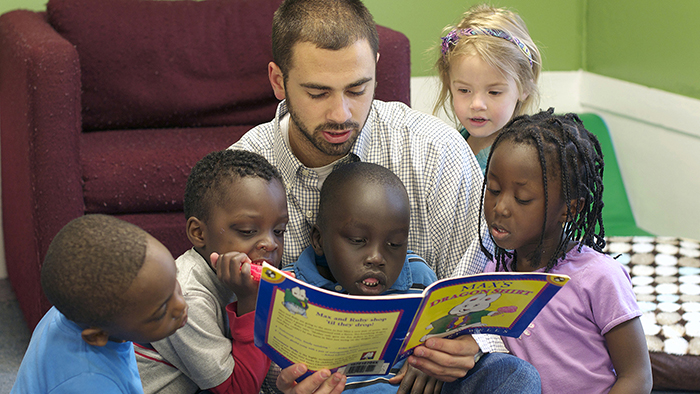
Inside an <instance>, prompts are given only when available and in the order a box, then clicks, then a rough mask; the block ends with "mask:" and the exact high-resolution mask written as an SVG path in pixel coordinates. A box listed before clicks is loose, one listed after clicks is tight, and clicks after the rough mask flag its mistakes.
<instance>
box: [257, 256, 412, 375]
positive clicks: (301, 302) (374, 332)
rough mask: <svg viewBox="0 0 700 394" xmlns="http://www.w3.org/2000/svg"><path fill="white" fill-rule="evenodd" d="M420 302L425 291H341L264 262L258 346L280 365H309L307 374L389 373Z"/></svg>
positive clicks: (259, 291)
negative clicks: (372, 293) (384, 293)
mask: <svg viewBox="0 0 700 394" xmlns="http://www.w3.org/2000/svg"><path fill="white" fill-rule="evenodd" d="M421 300H422V295H421V294H411V295H395V296H394V295H392V296H373V297H362V296H351V295H346V294H340V293H336V292H331V291H328V290H325V289H321V288H318V287H315V286H311V285H309V284H306V283H304V282H302V281H300V280H297V279H295V278H290V277H287V276H285V275H283V274H282V273H281V271H279V270H277V269H275V268H273V267H270V266H268V265H263V272H262V279H261V281H260V286H259V288H258V302H257V305H256V310H255V344H256V346H258V347H259V348H260V349H261V350H262V351H263V352H264V353H265V354H266V355H267V356H268V357H270V359H271V360H272V361H274V362H275V363H277V364H279V365H280V366H281V367H282V368H284V367H287V366H289V365H291V364H293V363H304V364H306V366H307V367H308V369H309V372H308V373H307V376H308V375H309V374H311V373H313V372H314V371H317V370H319V369H322V368H328V369H330V370H332V371H335V370H340V371H341V372H342V373H344V374H346V375H375V374H386V373H388V370H389V368H390V367H391V366H392V365H393V364H394V362H395V360H396V358H397V356H398V354H399V350H400V349H401V345H402V344H403V341H404V339H405V338H406V334H407V333H408V329H409V327H410V326H411V322H412V321H413V317H414V316H415V314H416V311H417V310H418V307H419V306H420V302H421Z"/></svg>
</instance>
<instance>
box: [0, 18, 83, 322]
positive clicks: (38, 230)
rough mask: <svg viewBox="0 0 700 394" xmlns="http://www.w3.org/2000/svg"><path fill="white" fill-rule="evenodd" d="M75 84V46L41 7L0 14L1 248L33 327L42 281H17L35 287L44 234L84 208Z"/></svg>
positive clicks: (77, 67)
mask: <svg viewBox="0 0 700 394" xmlns="http://www.w3.org/2000/svg"><path fill="white" fill-rule="evenodd" d="M80 86H81V85H80V64H79V60H78V54H77V51H76V50H75V48H74V47H73V45H72V44H71V43H69V42H68V41H66V40H64V39H63V38H62V37H61V36H60V35H59V34H58V33H56V31H55V30H54V29H53V28H52V27H51V26H50V25H49V24H48V23H47V22H46V19H45V14H44V13H37V12H31V11H25V10H18V11H11V12H8V13H6V14H4V15H2V16H0V135H1V137H0V138H1V141H2V143H1V149H2V150H1V158H2V209H3V229H4V239H5V251H6V253H5V255H6V263H7V271H8V275H9V276H10V281H11V283H12V286H13V288H14V289H15V292H16V293H17V298H18V300H19V301H20V304H21V305H23V306H28V305H29V307H24V308H23V309H24V310H23V312H24V313H25V317H27V320H28V321H27V323H28V324H29V325H30V326H32V327H33V326H34V325H35V324H36V322H38V319H40V318H41V316H42V314H43V313H42V311H43V310H44V309H42V304H44V306H45V305H47V304H48V302H47V300H46V299H45V297H44V296H43V293H41V289H40V288H39V289H33V288H32V289H26V288H22V286H25V285H26V286H30V287H36V286H38V283H39V280H38V279H39V273H40V266H41V263H42V262H43V258H44V255H45V254H46V250H47V249H48V246H49V243H50V241H51V240H52V239H53V237H54V236H55V234H56V233H57V232H58V231H59V230H60V229H61V228H62V227H63V226H64V225H65V224H66V223H68V222H69V221H70V220H71V219H73V218H75V217H78V216H81V215H82V214H83V212H84V203H83V198H82V186H81V175H80V174H81V171H80V162H79V153H80V152H79V148H78V135H79V133H80V130H81V120H80V119H81V118H80V90H81V87H80ZM39 287H40V286H39ZM27 308H31V310H28V309H27ZM31 320H36V321H31Z"/></svg>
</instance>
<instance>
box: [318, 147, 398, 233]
mask: <svg viewBox="0 0 700 394" xmlns="http://www.w3.org/2000/svg"><path fill="white" fill-rule="evenodd" d="M354 181H360V182H362V183H365V184H369V185H376V186H377V187H387V188H391V189H395V190H402V191H403V193H404V194H405V195H406V202H407V206H408V193H407V192H406V187H405V186H404V184H403V182H401V179H399V177H398V176H396V174H394V173H393V172H391V170H389V169H388V168H385V167H382V166H380V165H378V164H374V163H368V162H362V161H357V162H353V163H348V164H344V165H342V166H340V167H338V168H337V169H335V170H334V171H333V172H331V173H330V175H328V177H327V178H326V180H325V181H324V182H323V187H322V188H321V197H320V199H319V202H318V218H317V220H316V221H317V223H318V224H319V225H320V226H323V224H324V222H325V220H326V218H327V211H329V210H331V209H333V208H337V202H336V200H337V198H338V197H339V196H340V192H341V191H342V188H343V186H344V185H347V184H349V183H350V182H354ZM338 208H339V209H343V208H342V207H338ZM408 209H409V212H410V207H408Z"/></svg>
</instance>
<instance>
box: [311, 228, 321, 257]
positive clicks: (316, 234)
mask: <svg viewBox="0 0 700 394" xmlns="http://www.w3.org/2000/svg"><path fill="white" fill-rule="evenodd" d="M311 247H313V248H314V252H316V255H318V256H323V254H324V253H323V239H322V237H321V230H320V229H319V228H318V226H317V225H315V224H314V226H313V227H312V228H311Z"/></svg>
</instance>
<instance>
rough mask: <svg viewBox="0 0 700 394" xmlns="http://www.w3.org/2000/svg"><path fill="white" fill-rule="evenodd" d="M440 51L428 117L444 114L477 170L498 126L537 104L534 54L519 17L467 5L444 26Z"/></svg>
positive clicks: (536, 55) (537, 67)
mask: <svg viewBox="0 0 700 394" xmlns="http://www.w3.org/2000/svg"><path fill="white" fill-rule="evenodd" d="M440 51H441V54H440V57H439V58H438V60H437V62H436V65H435V66H436V68H437V70H438V74H439V77H440V81H441V85H442V88H441V90H440V92H439V95H438V99H437V102H436V103H435V107H434V113H435V114H437V112H438V111H439V110H440V109H441V108H442V109H444V110H445V112H446V113H448V114H450V116H451V117H452V119H453V120H454V121H455V124H457V125H458V129H459V130H460V133H461V134H462V136H464V138H465V139H466V140H467V143H468V144H469V146H470V147H471V149H472V151H473V152H474V154H475V155H476V157H477V161H478V162H479V165H480V166H481V170H482V172H483V171H485V169H486V159H487V158H488V154H489V151H490V147H491V144H492V143H493V141H494V140H495V139H496V136H498V132H499V131H500V130H501V128H503V126H504V125H505V124H506V123H508V121H510V120H511V119H512V118H514V117H515V116H518V115H522V114H526V113H530V112H532V111H534V110H535V109H536V107H537V105H538V102H539V94H538V89H537V80H538V78H539V75H540V70H541V66H542V64H541V57H540V51H539V50H538V49H537V46H536V45H535V43H534V42H533V41H532V39H531V38H530V34H529V32H528V30H527V26H525V23H524V22H523V20H522V19H521V18H520V16H518V15H517V14H515V13H514V12H512V11H509V10H507V9H503V8H494V7H491V6H488V5H476V6H473V7H472V8H470V9H469V10H467V12H465V13H464V16H463V18H462V20H461V21H460V22H459V24H457V25H456V26H448V27H447V28H446V29H445V36H444V37H442V44H441V47H440Z"/></svg>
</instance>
